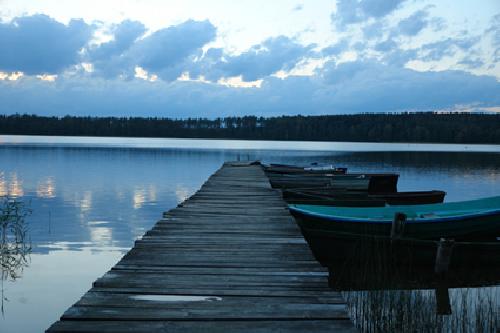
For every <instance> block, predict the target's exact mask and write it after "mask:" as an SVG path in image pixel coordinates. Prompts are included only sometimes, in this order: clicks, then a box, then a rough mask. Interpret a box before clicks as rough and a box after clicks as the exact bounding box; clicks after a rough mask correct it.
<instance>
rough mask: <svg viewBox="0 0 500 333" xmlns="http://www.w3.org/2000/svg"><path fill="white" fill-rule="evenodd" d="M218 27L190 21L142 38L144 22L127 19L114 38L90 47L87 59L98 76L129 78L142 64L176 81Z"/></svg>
mask: <svg viewBox="0 0 500 333" xmlns="http://www.w3.org/2000/svg"><path fill="white" fill-rule="evenodd" d="M216 30H217V29H216V28H215V26H214V25H213V24H212V23H210V22H209V21H193V20H188V21H185V22H183V23H181V24H178V25H174V26H170V27H167V28H164V29H160V30H158V31H155V32H153V33H152V34H150V35H147V36H146V37H143V38H141V37H142V36H143V35H144V33H145V27H144V25H143V24H142V23H140V22H136V21H124V22H122V23H120V24H119V25H116V26H115V27H114V28H113V29H112V31H113V32H114V39H113V40H112V41H110V42H108V43H104V44H101V45H99V46H98V47H96V48H94V49H90V50H89V52H88V61H89V62H91V63H93V64H94V67H95V69H96V71H95V75H97V76H104V77H108V78H112V77H117V76H121V77H124V78H128V79H130V78H131V77H133V76H134V73H135V68H136V67H137V66H139V67H141V68H142V69H144V70H146V71H147V72H148V73H150V74H155V75H158V76H159V77H160V78H162V79H163V80H166V81H173V80H176V79H177V78H178V77H179V76H180V75H181V74H182V73H183V71H185V70H186V69H188V68H190V67H192V63H193V61H194V58H196V57H198V56H201V55H202V48H203V46H204V45H205V44H207V43H209V42H211V41H213V40H214V39H215V36H216Z"/></svg>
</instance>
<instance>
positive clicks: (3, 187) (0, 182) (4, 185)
mask: <svg viewBox="0 0 500 333" xmlns="http://www.w3.org/2000/svg"><path fill="white" fill-rule="evenodd" d="M5 195H10V196H12V197H22V196H23V195H24V190H23V182H22V181H21V180H19V179H18V178H17V173H15V172H13V173H11V174H10V181H7V180H6V179H5V175H4V173H3V172H0V196H5Z"/></svg>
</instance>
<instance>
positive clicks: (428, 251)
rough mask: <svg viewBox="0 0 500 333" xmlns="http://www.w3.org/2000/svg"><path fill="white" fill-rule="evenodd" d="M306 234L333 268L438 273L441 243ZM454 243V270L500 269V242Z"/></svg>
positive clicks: (319, 256)
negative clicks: (348, 267)
mask: <svg viewBox="0 0 500 333" xmlns="http://www.w3.org/2000/svg"><path fill="white" fill-rule="evenodd" d="M302 232H303V234H304V237H305V238H306V240H307V242H308V243H309V246H310V248H311V250H312V252H313V254H314V256H315V257H316V259H317V260H318V261H319V262H320V263H321V264H322V265H324V266H329V267H332V266H336V267H338V266H339V265H341V264H346V265H353V266H358V265H360V264H361V265H365V266H366V265H376V266H380V265H385V266H387V267H389V266H398V267H399V268H404V266H406V267H407V268H411V269H413V268H431V269H434V266H435V263H436V254H437V250H438V246H439V243H440V242H439V241H437V240H422V239H414V238H404V237H403V238H391V237H390V236H376V235H366V234H356V233H349V232H339V231H331V230H320V229H308V228H302ZM450 242H451V245H450V246H451V248H452V250H451V255H450V257H449V258H450V263H449V269H450V270H462V269H466V270H473V269H475V268H477V269H481V268H491V267H500V241H489V242H478V241H450Z"/></svg>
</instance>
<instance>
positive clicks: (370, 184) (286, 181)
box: [268, 173, 399, 193]
mask: <svg viewBox="0 0 500 333" xmlns="http://www.w3.org/2000/svg"><path fill="white" fill-rule="evenodd" d="M268 177H269V181H270V183H271V186H272V187H273V188H280V189H290V188H308V187H329V188H332V189H345V190H358V191H368V192H370V193H392V192H397V183H398V178H399V175H398V174H391V173H388V174H370V173H366V174H365V173H351V174H345V175H335V174H323V175H313V174H300V175H291V174H280V175H272V174H268Z"/></svg>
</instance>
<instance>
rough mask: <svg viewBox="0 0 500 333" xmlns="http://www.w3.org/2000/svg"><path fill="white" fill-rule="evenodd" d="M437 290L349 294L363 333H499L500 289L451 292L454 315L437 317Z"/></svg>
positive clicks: (452, 312) (349, 299) (354, 317)
mask: <svg viewBox="0 0 500 333" xmlns="http://www.w3.org/2000/svg"><path fill="white" fill-rule="evenodd" d="M434 292H435V291H434V290H365V291H346V292H343V296H344V298H345V300H346V301H347V304H348V310H349V314H350V316H351V318H352V320H353V321H354V324H355V325H356V326H357V328H358V329H360V331H361V332H370V333H371V332H436V333H440V332H459V333H467V332H497V330H498V329H499V328H500V327H499V324H500V323H499V318H498V317H499V315H500V314H499V312H498V311H499V309H500V287H498V286H497V287H488V288H462V289H452V290H450V299H451V308H452V311H451V314H449V315H439V314H437V313H436V308H437V304H436V298H435V294H434Z"/></svg>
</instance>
